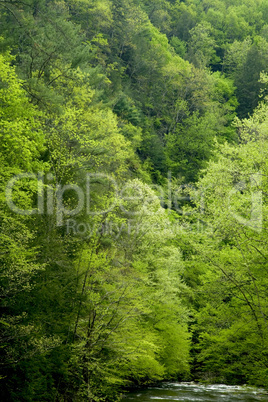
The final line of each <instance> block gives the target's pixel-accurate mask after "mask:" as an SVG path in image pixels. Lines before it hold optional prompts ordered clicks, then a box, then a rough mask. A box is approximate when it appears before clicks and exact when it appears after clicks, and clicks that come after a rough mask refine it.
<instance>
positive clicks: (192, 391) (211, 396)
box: [123, 382, 268, 402]
mask: <svg viewBox="0 0 268 402" xmlns="http://www.w3.org/2000/svg"><path fill="white" fill-rule="evenodd" d="M134 401H137V402H149V401H150V402H153V401H161V402H165V401H166V402H167V401H181V402H184V401H204V402H209V401H217V402H220V401H225V402H235V401H244V402H250V401H266V402H267V401H268V392H267V391H264V390H262V389H256V388H253V387H240V386H228V385H223V384H214V385H203V384H197V383H192V382H191V383H190V382H181V383H164V384H162V385H161V386H159V387H150V388H147V389H144V390H139V391H136V392H131V393H128V394H127V395H126V396H125V397H124V398H123V402H134Z"/></svg>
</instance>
